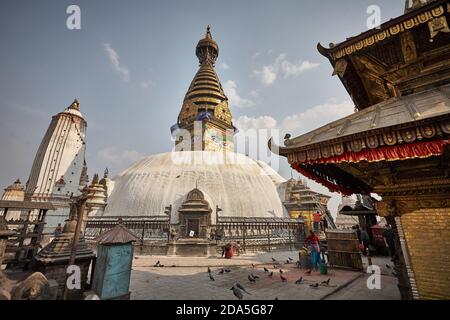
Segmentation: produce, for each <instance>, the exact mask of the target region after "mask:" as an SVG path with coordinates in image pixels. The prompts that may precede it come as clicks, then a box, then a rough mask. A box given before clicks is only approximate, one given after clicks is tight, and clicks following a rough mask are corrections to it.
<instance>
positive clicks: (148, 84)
mask: <svg viewBox="0 0 450 320" xmlns="http://www.w3.org/2000/svg"><path fill="white" fill-rule="evenodd" d="M153 84H154V82H153V81H152V80H144V81H141V84H140V86H141V88H142V89H148V88H150V87H151V86H152V85H153Z"/></svg>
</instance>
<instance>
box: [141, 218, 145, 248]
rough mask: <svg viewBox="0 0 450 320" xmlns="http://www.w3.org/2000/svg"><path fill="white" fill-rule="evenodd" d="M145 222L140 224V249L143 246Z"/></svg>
mask: <svg viewBox="0 0 450 320" xmlns="http://www.w3.org/2000/svg"><path fill="white" fill-rule="evenodd" d="M144 233H145V221H143V223H142V235H141V247H142V246H143V245H144Z"/></svg>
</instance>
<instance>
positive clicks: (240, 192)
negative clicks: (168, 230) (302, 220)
mask: <svg viewBox="0 0 450 320" xmlns="http://www.w3.org/2000/svg"><path fill="white" fill-rule="evenodd" d="M284 181H285V179H284V178H282V177H281V176H280V175H279V174H278V173H276V172H275V171H274V170H272V169H271V168H270V167H269V166H268V165H266V164H265V163H263V162H261V161H258V162H256V161H254V160H252V159H250V158H249V157H247V156H245V155H242V154H237V153H234V152H213V151H181V152H169V153H162V154H157V155H152V156H149V157H146V158H144V159H142V160H140V161H138V162H136V163H135V164H133V165H132V166H131V167H130V168H128V169H127V170H125V171H123V172H122V173H121V174H119V175H118V176H116V177H115V178H114V179H112V180H111V181H110V182H109V184H108V205H107V206H106V209H105V212H104V214H103V216H148V217H150V216H161V215H163V214H164V213H163V212H164V208H165V207H167V206H169V205H172V223H177V222H178V214H177V212H178V209H179V207H180V205H181V204H182V202H183V201H184V200H185V199H186V195H187V194H188V193H189V191H191V190H192V189H194V188H195V187H196V186H197V188H198V189H200V190H201V191H202V192H203V194H204V195H205V200H207V201H208V203H209V205H210V208H211V209H213V212H215V208H216V205H217V206H219V208H221V209H222V211H221V212H220V213H219V215H220V216H227V217H261V218H282V217H288V214H287V211H286V209H285V208H284V206H283V204H282V196H283V194H284V192H283V189H284V187H285V186H284V184H283V182H284ZM280 196H281V197H280ZM212 219H213V223H215V214H213V215H212Z"/></svg>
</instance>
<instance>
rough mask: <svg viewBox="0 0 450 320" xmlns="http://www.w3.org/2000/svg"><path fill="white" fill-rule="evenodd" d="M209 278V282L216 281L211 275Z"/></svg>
mask: <svg viewBox="0 0 450 320" xmlns="http://www.w3.org/2000/svg"><path fill="white" fill-rule="evenodd" d="M209 278H210V279H211V281H216V279H214V277H213V276H212V274H211V273H210V274H209Z"/></svg>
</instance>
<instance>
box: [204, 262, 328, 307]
mask: <svg viewBox="0 0 450 320" xmlns="http://www.w3.org/2000/svg"><path fill="white" fill-rule="evenodd" d="M272 262H273V268H274V269H277V270H278V271H279V275H280V280H281V281H282V282H287V281H288V279H287V278H286V277H284V276H283V273H284V272H283V270H282V269H281V268H280V267H281V263H280V262H279V261H277V260H276V259H275V258H273V257H272ZM292 262H293V259H292V258H290V257H289V258H288V260H286V262H285V264H289V263H292ZM252 268H253V269H254V268H255V265H254V264H252ZM263 269H264V272H265V273H266V274H267V275H268V277H273V275H274V273H273V271H270V270H269V269H267V268H266V267H264V268H263ZM311 271H312V270H308V271H306V272H305V274H307V275H310V274H311ZM230 272H231V270H230V269H225V268H221V269H220V270H219V272H218V274H224V273H230ZM208 276H209V279H210V280H211V281H215V280H216V279H215V278H214V277H213V274H212V271H211V268H210V267H208ZM247 279H248V281H249V282H250V283H255V282H257V281H258V280H259V279H260V277H259V276H258V275H255V274H253V273H252V272H251V273H250V274H249V275H248V276H247ZM330 281H331V279H330V278H328V280H325V281H322V282H321V283H320V284H319V283H318V282H315V283H312V284H310V285H309V286H310V287H311V288H315V289H317V288H319V286H330ZM304 282H305V280H304V279H303V276H301V277H300V278H299V279H298V280H296V281H295V284H302V283H304ZM230 290H232V291H233V294H234V295H235V297H236V298H238V299H239V300H241V299H242V298H243V297H244V295H243V293H242V292H244V293H246V294H251V293H249V292H248V291H247V290H246V289H245V288H244V286H242V284H240V283H239V282H236V283H235V284H234V285H233V286H232V287H231V288H230Z"/></svg>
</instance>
